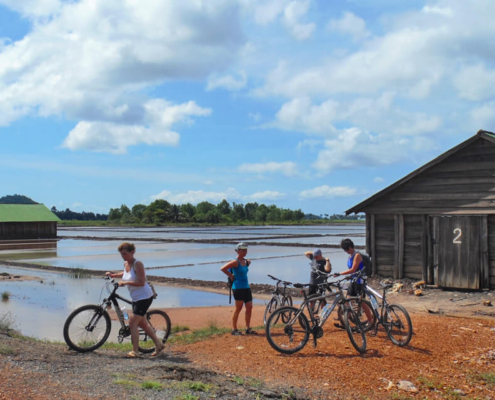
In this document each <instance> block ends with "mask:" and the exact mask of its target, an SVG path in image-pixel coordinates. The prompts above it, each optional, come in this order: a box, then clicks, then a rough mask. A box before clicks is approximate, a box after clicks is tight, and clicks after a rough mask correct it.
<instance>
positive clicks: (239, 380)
mask: <svg viewBox="0 0 495 400" xmlns="http://www.w3.org/2000/svg"><path fill="white" fill-rule="evenodd" d="M232 380H233V381H234V382H235V383H237V384H238V385H244V379H243V378H241V377H240V376H234V377H233V378H232Z"/></svg>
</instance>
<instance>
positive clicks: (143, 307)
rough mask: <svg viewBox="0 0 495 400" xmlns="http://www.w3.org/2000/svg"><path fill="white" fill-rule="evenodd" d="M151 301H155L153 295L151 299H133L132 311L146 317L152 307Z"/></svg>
mask: <svg viewBox="0 0 495 400" xmlns="http://www.w3.org/2000/svg"><path fill="white" fill-rule="evenodd" d="M151 303H153V297H150V298H149V299H144V300H138V301H133V302H132V313H133V314H135V315H140V316H141V317H144V315H145V314H146V312H147V311H148V308H150V306H151Z"/></svg>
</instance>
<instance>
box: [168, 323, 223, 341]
mask: <svg viewBox="0 0 495 400" xmlns="http://www.w3.org/2000/svg"><path fill="white" fill-rule="evenodd" d="M227 332H230V328H219V327H218V326H208V327H206V328H201V329H198V330H195V331H193V332H192V333H188V334H185V335H180V336H173V337H171V338H169V340H168V342H167V343H183V344H190V343H196V342H200V341H202V340H206V339H209V338H210V337H212V336H216V335H223V334H224V333H227Z"/></svg>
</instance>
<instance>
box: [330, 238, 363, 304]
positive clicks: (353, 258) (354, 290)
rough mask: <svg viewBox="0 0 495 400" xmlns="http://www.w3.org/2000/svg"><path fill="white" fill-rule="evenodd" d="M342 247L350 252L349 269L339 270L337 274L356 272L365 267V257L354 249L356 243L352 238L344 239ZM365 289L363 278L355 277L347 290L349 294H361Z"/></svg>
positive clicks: (341, 243)
mask: <svg viewBox="0 0 495 400" xmlns="http://www.w3.org/2000/svg"><path fill="white" fill-rule="evenodd" d="M340 247H341V248H342V250H344V251H345V252H346V253H347V254H349V259H348V260H347V268H348V270H347V271H344V272H340V273H339V272H337V273H335V276H340V275H348V274H355V273H356V272H357V271H361V270H362V269H363V268H364V264H363V259H362V257H361V254H360V253H358V252H357V251H356V250H355V249H354V243H353V241H352V240H351V239H342V241H341V242H340ZM362 291H363V280H362V278H359V279H357V280H356V279H354V280H353V281H352V282H351V285H350V286H349V289H348V290H347V296H352V297H354V296H359V295H361V292H362Z"/></svg>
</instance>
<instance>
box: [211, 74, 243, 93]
mask: <svg viewBox="0 0 495 400" xmlns="http://www.w3.org/2000/svg"><path fill="white" fill-rule="evenodd" d="M246 83H247V75H246V73H245V72H244V71H241V72H239V74H238V76H235V75H221V76H220V75H217V74H214V75H212V76H210V77H209V78H208V83H207V85H206V90H213V89H216V88H223V89H226V90H232V91H235V90H240V89H242V88H243V87H244V86H246Z"/></svg>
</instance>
